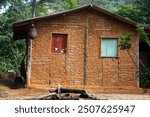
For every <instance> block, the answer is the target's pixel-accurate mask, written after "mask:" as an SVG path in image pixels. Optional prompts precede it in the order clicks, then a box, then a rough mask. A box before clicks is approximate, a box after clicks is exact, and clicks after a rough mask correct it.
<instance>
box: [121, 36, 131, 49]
mask: <svg viewBox="0 0 150 117" xmlns="http://www.w3.org/2000/svg"><path fill="white" fill-rule="evenodd" d="M130 41H131V39H130V34H122V35H121V37H120V45H119V46H120V48H121V49H122V50H129V49H130V47H131V42H130Z"/></svg>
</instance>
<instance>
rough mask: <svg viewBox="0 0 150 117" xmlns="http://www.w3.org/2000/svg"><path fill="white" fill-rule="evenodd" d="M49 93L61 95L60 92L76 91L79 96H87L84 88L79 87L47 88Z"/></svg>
mask: <svg viewBox="0 0 150 117" xmlns="http://www.w3.org/2000/svg"><path fill="white" fill-rule="evenodd" d="M49 92H50V93H54V92H55V93H57V94H59V95H61V93H76V94H80V97H81V98H88V97H89V95H88V94H87V93H86V91H85V90H80V89H65V88H57V89H54V88H51V89H49Z"/></svg>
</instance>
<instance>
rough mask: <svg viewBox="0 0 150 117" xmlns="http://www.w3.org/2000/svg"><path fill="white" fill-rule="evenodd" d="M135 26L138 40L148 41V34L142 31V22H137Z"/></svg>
mask: <svg viewBox="0 0 150 117" xmlns="http://www.w3.org/2000/svg"><path fill="white" fill-rule="evenodd" d="M136 27H137V32H138V34H139V38H140V41H146V42H147V41H150V40H149V38H148V36H149V34H147V33H146V32H145V31H144V26H143V25H142V24H137V25H136Z"/></svg>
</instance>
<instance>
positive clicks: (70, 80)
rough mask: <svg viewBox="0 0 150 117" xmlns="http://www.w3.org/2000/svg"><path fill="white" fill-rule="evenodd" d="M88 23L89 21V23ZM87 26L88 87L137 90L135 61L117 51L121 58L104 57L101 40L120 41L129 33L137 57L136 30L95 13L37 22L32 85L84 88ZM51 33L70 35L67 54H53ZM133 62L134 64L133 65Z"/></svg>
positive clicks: (124, 52)
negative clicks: (106, 38)
mask: <svg viewBox="0 0 150 117" xmlns="http://www.w3.org/2000/svg"><path fill="white" fill-rule="evenodd" d="M87 19H88V20H87ZM86 26H88V58H87V71H86V72H87V77H86V86H87V87H89V88H94V87H100V88H102V87H105V88H107V87H110V88H117V87H119V88H129V89H130V88H135V87H136V86H137V81H136V65H135V64H134V62H136V57H135V56H134V53H133V52H132V51H131V50H130V51H129V53H130V55H131V56H130V55H129V53H128V52H127V51H125V50H120V48H118V54H119V56H118V58H102V57H101V52H100V51H101V47H100V46H101V38H102V37H112V38H118V43H119V38H120V35H121V34H122V33H130V34H131V40H132V48H133V51H134V52H135V53H136V54H137V49H138V41H137V34H136V30H135V28H133V27H131V26H129V25H128V24H125V23H123V22H121V21H118V20H116V19H113V18H112V17H109V16H107V15H104V14H103V13H97V12H95V11H90V12H89V11H80V12H74V13H70V14H67V15H63V16H61V17H53V18H49V19H45V20H42V21H37V22H36V28H37V30H38V37H37V38H36V39H35V40H34V41H33V51H32V53H33V58H32V68H31V85H34V86H35V85H41V86H48V87H53V86H56V85H57V84H58V83H61V85H64V86H65V87H83V84H84V82H83V81H84V80H83V79H84V69H83V66H84V43H85V42H84V41H85V27H86ZM52 33H63V34H68V42H67V53H66V54H52V53H51V49H50V48H51V35H52ZM133 61H134V62H133Z"/></svg>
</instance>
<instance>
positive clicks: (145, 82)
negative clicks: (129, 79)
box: [140, 67, 150, 88]
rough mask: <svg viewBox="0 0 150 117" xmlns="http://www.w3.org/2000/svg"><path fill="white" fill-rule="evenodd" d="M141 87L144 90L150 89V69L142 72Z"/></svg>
mask: <svg viewBox="0 0 150 117" xmlns="http://www.w3.org/2000/svg"><path fill="white" fill-rule="evenodd" d="M140 85H141V87H143V88H150V67H145V68H143V69H142V70H141V72H140Z"/></svg>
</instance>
